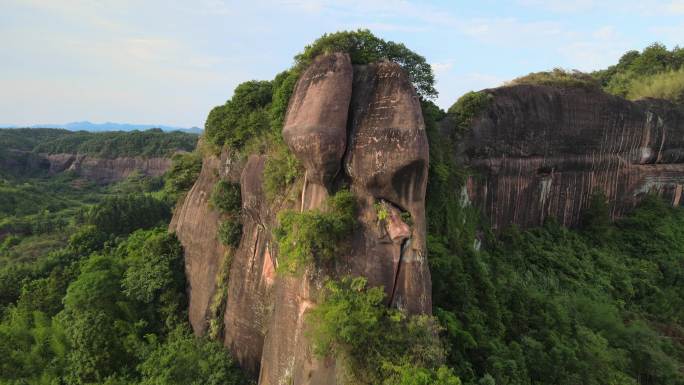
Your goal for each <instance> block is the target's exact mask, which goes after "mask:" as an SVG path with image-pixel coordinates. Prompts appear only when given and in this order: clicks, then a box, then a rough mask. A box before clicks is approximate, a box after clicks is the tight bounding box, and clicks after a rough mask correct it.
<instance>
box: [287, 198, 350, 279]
mask: <svg viewBox="0 0 684 385" xmlns="http://www.w3.org/2000/svg"><path fill="white" fill-rule="evenodd" d="M327 206H328V210H327V211H322V210H311V211H304V212H297V211H292V210H288V211H285V212H282V213H280V215H278V221H279V223H280V225H279V226H278V228H276V230H275V232H274V235H275V238H276V239H277V241H278V249H279V256H278V271H279V272H284V273H289V274H296V273H299V272H301V271H302V269H303V268H305V267H306V266H308V265H309V264H311V263H313V262H324V261H330V260H332V259H333V258H334V257H335V255H336V254H338V253H341V252H343V250H344V244H343V241H344V240H345V239H346V238H347V237H348V236H349V235H350V234H351V232H352V230H353V228H354V223H355V221H356V217H355V213H356V198H355V197H354V195H353V194H352V193H351V192H349V191H348V190H341V191H339V192H338V193H337V194H335V195H334V196H332V197H330V198H329V199H328V201H327Z"/></svg>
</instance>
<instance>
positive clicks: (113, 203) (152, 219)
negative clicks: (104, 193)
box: [86, 194, 171, 235]
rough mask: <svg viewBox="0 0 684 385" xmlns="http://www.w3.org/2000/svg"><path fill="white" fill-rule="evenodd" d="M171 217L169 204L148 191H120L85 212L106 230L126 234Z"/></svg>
mask: <svg viewBox="0 0 684 385" xmlns="http://www.w3.org/2000/svg"><path fill="white" fill-rule="evenodd" d="M170 219H171V208H170V207H169V205H168V204H167V203H166V202H164V201H163V200H160V199H157V198H154V197H152V196H149V195H134V194H131V195H123V196H116V195H115V196H112V197H107V198H105V199H104V200H103V201H102V203H100V204H98V205H96V206H93V207H92V208H91V209H90V210H89V211H88V213H87V214H86V220H87V222H88V223H89V224H92V225H95V226H96V227H97V228H98V229H100V230H101V231H103V232H105V233H108V234H115V235H121V234H128V233H130V232H132V231H133V230H136V229H147V228H150V227H154V226H156V225H158V224H159V223H160V222H167V221H168V220H170Z"/></svg>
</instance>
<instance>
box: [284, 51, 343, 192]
mask: <svg viewBox="0 0 684 385" xmlns="http://www.w3.org/2000/svg"><path fill="white" fill-rule="evenodd" d="M352 76H353V72H352V64H351V60H350V59H349V55H345V54H341V53H337V54H331V55H323V56H319V57H318V58H316V59H315V60H314V62H313V64H312V65H310V66H309V68H307V69H306V70H305V71H304V73H303V74H302V75H301V76H300V79H299V81H298V82H297V85H296V88H295V90H294V92H293V94H292V97H291V98H290V105H289V108H288V111H287V116H286V119H285V124H284V126H283V137H284V138H285V141H286V142H287V144H288V145H289V147H290V149H291V150H292V152H293V153H294V154H295V155H296V156H297V158H298V159H299V160H300V161H301V162H302V164H303V165H304V167H305V169H306V180H307V187H308V188H307V189H305V191H304V199H303V200H304V201H305V202H310V203H311V204H313V205H318V204H320V203H321V202H323V200H325V198H326V197H327V189H328V187H329V185H330V183H331V182H332V180H333V178H334V177H335V176H336V175H337V173H338V171H339V170H340V166H341V161H342V156H343V155H344V151H345V148H346V146H347V115H348V112H349V101H350V99H351V94H352Z"/></svg>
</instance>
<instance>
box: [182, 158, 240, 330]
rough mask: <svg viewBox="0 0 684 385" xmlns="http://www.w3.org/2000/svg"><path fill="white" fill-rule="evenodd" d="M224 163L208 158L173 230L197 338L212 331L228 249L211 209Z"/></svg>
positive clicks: (191, 320) (216, 217)
mask: <svg viewBox="0 0 684 385" xmlns="http://www.w3.org/2000/svg"><path fill="white" fill-rule="evenodd" d="M220 166H221V159H220V158H218V157H215V156H210V157H205V158H204V159H203V161H202V171H201V172H200V175H199V177H198V178H197V181H196V182H195V184H194V185H193V186H192V188H191V189H190V191H189V192H188V193H187V195H186V196H185V199H184V200H183V203H182V204H181V205H180V206H179V207H177V208H176V211H175V212H174V214H173V218H172V220H171V224H170V225H169V230H170V231H173V232H175V233H176V235H177V236H178V239H179V240H180V242H181V243H182V244H183V247H184V251H185V276H186V279H187V281H188V297H189V298H188V299H189V309H188V314H189V317H190V324H191V325H192V329H193V330H194V332H195V333H196V334H204V332H205V331H206V330H207V327H208V320H209V317H210V315H209V309H210V304H211V300H212V298H213V295H214V292H215V291H216V276H217V273H218V272H219V269H220V268H221V266H222V264H223V259H224V257H225V254H226V251H227V250H226V248H225V246H223V244H221V242H219V240H218V239H217V231H218V226H219V224H220V216H219V214H218V212H216V211H215V210H213V209H212V208H211V207H209V204H208V203H209V198H210V196H211V192H212V189H213V187H214V184H216V182H217V181H218V180H219V169H220Z"/></svg>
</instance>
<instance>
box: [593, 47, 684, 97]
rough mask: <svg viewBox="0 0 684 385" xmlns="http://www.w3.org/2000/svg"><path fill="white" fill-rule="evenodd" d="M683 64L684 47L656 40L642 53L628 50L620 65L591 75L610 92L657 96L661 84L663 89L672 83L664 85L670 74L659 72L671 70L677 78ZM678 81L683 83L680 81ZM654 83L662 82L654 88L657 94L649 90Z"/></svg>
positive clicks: (632, 95)
mask: <svg viewBox="0 0 684 385" xmlns="http://www.w3.org/2000/svg"><path fill="white" fill-rule="evenodd" d="M682 66H684V49H682V48H680V47H675V48H673V49H672V50H668V49H667V47H665V46H664V45H662V44H660V43H654V44H651V45H650V46H648V47H646V48H644V50H643V51H641V52H639V51H629V52H627V53H625V54H624V55H622V57H621V58H620V61H619V62H618V64H615V65H613V66H610V67H608V68H606V69H605V70H601V71H596V72H594V73H593V74H592V75H593V76H594V77H596V79H598V80H599V81H600V82H601V85H602V86H603V88H604V90H606V91H607V92H609V93H611V94H614V95H618V96H622V97H633V98H640V97H657V96H658V95H657V93H658V92H660V90H659V88H660V87H662V89H667V88H669V87H670V85H665V84H663V82H665V81H667V78H668V76H666V75H660V76H658V75H659V74H665V73H671V74H670V76H673V77H675V78H677V76H676V73H675V71H677V70H679V69H681V68H682ZM673 80H674V79H673ZM675 81H676V82H679V84H681V80H679V81H677V80H675ZM652 82H658V83H660V84H661V85H660V86H659V87H655V88H654V89H653V91H656V94H649V92H648V91H649V90H648V85H649V84H650V83H652ZM679 90H680V91H681V90H682V89H681V88H680V89H679ZM671 101H674V100H671Z"/></svg>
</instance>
